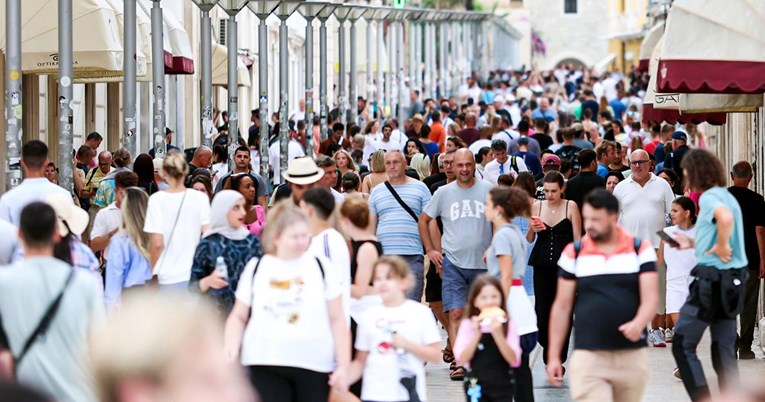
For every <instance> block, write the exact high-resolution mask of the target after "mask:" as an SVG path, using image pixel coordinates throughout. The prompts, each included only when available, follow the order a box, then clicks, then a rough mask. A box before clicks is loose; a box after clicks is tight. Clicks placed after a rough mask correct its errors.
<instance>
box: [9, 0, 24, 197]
mask: <svg viewBox="0 0 765 402" xmlns="http://www.w3.org/2000/svg"><path fill="white" fill-rule="evenodd" d="M5 9H6V14H5V37H6V49H5V50H6V54H5V56H6V64H5V142H6V144H7V147H8V151H7V154H6V158H5V174H6V177H7V180H6V188H7V189H8V190H10V189H12V188H14V187H16V186H18V185H19V183H21V167H20V165H19V161H20V158H21V130H22V127H23V125H22V119H23V117H24V116H23V111H22V108H21V105H22V102H21V96H22V94H23V92H22V90H21V0H6V3H5Z"/></svg>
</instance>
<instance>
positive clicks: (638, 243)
mask: <svg viewBox="0 0 765 402" xmlns="http://www.w3.org/2000/svg"><path fill="white" fill-rule="evenodd" d="M642 244H643V241H642V240H640V239H638V238H637V237H633V238H632V247H634V249H635V254H637V255H640V246H641V245H642ZM581 251H582V240H581V239H579V240H574V262H575V263H576V260H577V259H578V258H579V252H581Z"/></svg>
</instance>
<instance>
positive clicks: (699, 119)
mask: <svg viewBox="0 0 765 402" xmlns="http://www.w3.org/2000/svg"><path fill="white" fill-rule="evenodd" d="M642 120H643V122H644V123H649V124H662V123H669V124H676V123H680V124H686V123H693V124H701V123H709V124H711V125H713V126H721V125H723V124H725V122H726V121H727V114H726V113H684V114H680V112H679V111H678V110H670V109H654V108H653V105H651V104H644V105H643V119H642Z"/></svg>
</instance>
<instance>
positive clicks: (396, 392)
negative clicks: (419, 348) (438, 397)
mask: <svg viewBox="0 0 765 402" xmlns="http://www.w3.org/2000/svg"><path fill="white" fill-rule="evenodd" d="M358 325H359V327H358V335H357V337H356V345H355V347H356V350H359V351H362V352H369V355H368V356H367V361H366V365H365V366H364V375H363V380H362V381H363V382H362V385H361V399H362V400H365V401H408V400H409V394H408V392H407V390H406V388H404V386H403V385H402V384H401V383H400V382H399V380H400V379H401V378H402V377H410V376H415V377H416V378H417V380H416V381H417V387H416V388H417V394H418V396H419V397H420V400H421V401H425V400H427V395H426V385H425V364H424V363H425V362H424V361H422V360H421V359H420V358H418V357H416V356H414V355H413V354H411V353H408V352H406V351H404V350H398V351H397V350H396V348H395V347H394V346H393V345H392V344H391V342H392V334H393V333H394V332H395V333H397V334H398V335H401V336H402V337H404V338H406V339H407V340H409V341H411V342H414V343H417V344H420V345H430V344H432V343H436V342H440V341H441V335H440V334H439V333H438V327H437V326H436V320H435V319H434V318H433V313H432V312H431V311H430V309H429V308H427V307H425V306H424V305H422V304H420V303H417V302H414V301H411V300H407V301H405V302H404V303H403V304H401V305H400V306H397V307H386V306H384V305H378V306H374V307H371V308H369V309H368V310H367V311H366V312H364V314H363V315H362V317H360V320H359V322H358ZM399 352H401V353H399Z"/></svg>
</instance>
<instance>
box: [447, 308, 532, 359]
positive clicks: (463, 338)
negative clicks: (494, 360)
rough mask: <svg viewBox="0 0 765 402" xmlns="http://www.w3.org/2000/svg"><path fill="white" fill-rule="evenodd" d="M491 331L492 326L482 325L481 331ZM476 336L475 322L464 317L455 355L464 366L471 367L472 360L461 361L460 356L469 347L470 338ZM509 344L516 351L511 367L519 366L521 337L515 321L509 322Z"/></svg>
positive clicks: (484, 332) (458, 334)
mask: <svg viewBox="0 0 765 402" xmlns="http://www.w3.org/2000/svg"><path fill="white" fill-rule="evenodd" d="M489 332H491V327H488V326H487V327H484V326H482V327H481V333H483V334H487V333H489ZM473 337H475V334H474V333H473V323H472V322H471V321H470V320H469V319H464V320H462V322H461V323H460V328H459V330H457V339H456V340H455V341H454V356H455V357H456V358H457V364H459V365H461V366H463V367H467V368H469V367H470V362H461V361H460V359H459V356H460V355H462V352H463V351H464V350H465V348H466V347H467V345H468V343H470V340H471V339H473ZM505 340H506V341H507V345H508V346H510V348H512V349H513V352H515V360H514V361H512V362H510V366H511V367H519V366H520V365H521V337H520V336H519V335H518V329H517V328H516V327H515V323H514V322H513V321H509V322H508V323H507V335H506V336H505Z"/></svg>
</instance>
